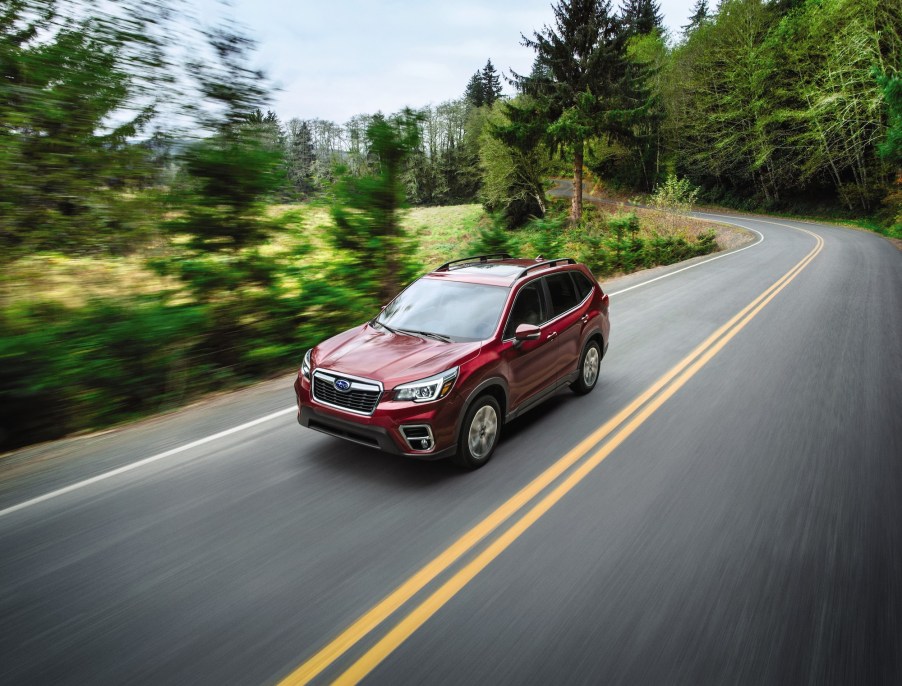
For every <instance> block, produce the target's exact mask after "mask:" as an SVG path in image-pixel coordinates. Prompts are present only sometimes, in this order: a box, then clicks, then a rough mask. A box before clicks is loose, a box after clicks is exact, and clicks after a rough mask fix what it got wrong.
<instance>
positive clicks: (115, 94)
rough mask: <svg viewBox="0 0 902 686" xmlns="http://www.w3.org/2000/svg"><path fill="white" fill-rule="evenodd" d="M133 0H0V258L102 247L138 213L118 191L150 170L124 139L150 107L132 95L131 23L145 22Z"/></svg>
mask: <svg viewBox="0 0 902 686" xmlns="http://www.w3.org/2000/svg"><path fill="white" fill-rule="evenodd" d="M132 9H133V8H132V7H131V6H130V4H124V5H123V13H124V14H125V15H126V17H125V18H122V17H111V16H91V10H90V8H87V7H84V6H81V7H77V8H73V7H71V6H69V5H67V4H66V3H58V2H55V1H54V0H14V1H11V2H3V3H0V254H2V256H3V257H2V258H0V259H3V258H7V257H13V256H14V253H13V251H14V250H17V251H23V252H24V251H30V250H40V249H47V248H50V249H54V250H66V251H74V252H80V251H83V250H86V249H87V250H92V249H102V248H105V247H108V246H110V245H112V244H114V242H115V241H116V240H117V238H118V236H117V235H116V234H118V233H121V232H123V231H125V230H127V229H129V228H130V227H131V226H133V221H140V219H138V220H135V218H134V217H132V216H131V214H130V212H129V202H130V201H129V200H128V198H127V197H126V194H125V193H123V192H122V191H123V190H124V189H126V188H128V187H129V186H131V185H132V184H137V183H141V181H142V177H144V175H146V174H148V173H151V167H150V165H149V164H148V155H147V151H148V149H147V147H146V146H141V145H136V144H134V143H133V142H132V141H133V139H134V138H135V137H136V136H137V135H139V134H140V133H141V132H142V130H143V129H144V127H145V126H146V125H147V123H148V121H149V119H150V117H151V116H152V113H153V112H152V107H150V106H149V105H150V103H151V101H150V100H147V102H145V103H144V105H143V106H142V105H140V104H138V103H137V102H136V100H138V99H139V98H140V96H141V94H140V93H138V92H137V85H136V84H137V82H138V81H139V80H140V78H141V77H140V76H139V75H136V73H135V72H136V70H137V68H138V67H136V65H135V56H134V50H135V49H136V47H135V46H136V44H137V43H139V42H140V41H141V40H143V39H142V38H141V37H140V36H139V35H136V34H135V33H134V32H135V31H138V32H139V33H140V32H142V31H149V29H148V28H147V27H146V25H145V24H143V23H141V21H140V20H139V19H138V18H137V17H135V16H134V15H132V14H131V10H132ZM140 67H141V68H143V67H144V65H140ZM145 71H151V70H150V68H149V67H148V68H147V69H145Z"/></svg>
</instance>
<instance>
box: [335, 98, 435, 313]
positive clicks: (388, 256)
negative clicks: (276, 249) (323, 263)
mask: <svg viewBox="0 0 902 686" xmlns="http://www.w3.org/2000/svg"><path fill="white" fill-rule="evenodd" d="M418 121H419V116H418V115H417V114H416V113H414V112H412V111H411V110H404V111H403V112H402V113H401V114H399V115H396V116H394V117H392V118H391V119H386V118H384V117H381V116H377V117H374V118H373V121H372V122H371V123H370V125H369V126H368V127H367V131H366V136H367V141H368V143H369V150H370V155H371V157H372V158H373V159H374V160H375V164H374V167H373V169H372V172H371V173H370V174H367V175H365V176H352V175H351V174H349V173H347V171H342V172H340V173H339V179H338V181H337V182H336V183H335V185H334V187H333V190H332V197H333V199H332V208H331V213H332V219H333V220H334V222H335V223H334V226H333V227H332V228H331V229H330V231H329V241H330V243H331V244H332V246H333V247H334V248H335V250H336V251H337V252H338V253H339V254H340V255H342V260H340V261H339V262H338V263H337V264H336V265H335V269H336V274H335V277H336V279H338V280H339V282H341V283H346V284H348V285H349V287H351V288H353V289H354V290H356V291H358V292H360V293H362V294H368V295H371V296H373V297H375V298H376V300H377V301H378V302H380V303H386V302H388V301H389V300H390V299H391V298H393V297H394V296H395V295H396V294H397V293H398V291H399V290H400V289H401V287H402V286H403V285H404V284H406V283H407V282H408V281H409V280H410V278H411V277H412V276H413V275H414V273H415V267H414V266H413V264H412V262H411V255H412V254H413V242H412V241H411V239H410V238H409V237H408V236H407V235H406V233H405V231H404V229H403V227H402V226H401V222H400V212H401V210H402V209H403V207H404V183H403V178H402V174H403V171H404V168H405V164H406V162H407V159H408V158H409V156H410V154H411V152H412V151H413V150H415V149H416V148H417V145H418V143H419V127H418Z"/></svg>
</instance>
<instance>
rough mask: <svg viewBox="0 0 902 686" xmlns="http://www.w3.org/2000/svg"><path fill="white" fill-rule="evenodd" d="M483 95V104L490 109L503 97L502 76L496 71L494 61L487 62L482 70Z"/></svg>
mask: <svg viewBox="0 0 902 686" xmlns="http://www.w3.org/2000/svg"><path fill="white" fill-rule="evenodd" d="M482 93H483V95H482V99H483V102H484V104H486V105H488V106H489V107H491V106H492V105H494V104H495V101H496V100H497V99H498V98H500V97H501V76H500V75H499V74H498V72H497V71H495V66H494V65H493V64H492V60H489V61H487V62H486V63H485V66H484V67H483V68H482Z"/></svg>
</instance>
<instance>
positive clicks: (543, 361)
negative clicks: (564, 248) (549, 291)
mask: <svg viewBox="0 0 902 686" xmlns="http://www.w3.org/2000/svg"><path fill="white" fill-rule="evenodd" d="M549 319H551V312H550V310H549V307H548V303H547V300H546V289H545V285H544V284H543V283H542V280H541V279H534V280H533V281H530V282H529V283H527V284H524V285H523V286H522V287H521V288H520V290H519V292H518V293H517V295H516V297H515V299H514V304H513V306H512V307H511V310H510V314H509V315H508V318H507V323H506V324H505V327H504V332H503V333H502V341H503V347H502V357H503V359H504V361H505V362H506V363H507V367H508V387H509V388H508V391H509V394H510V401H509V402H510V409H511V410H514V409H516V408H517V407H519V406H520V405H521V404H522V403H523V402H524V401H526V400H528V399H529V398H530V397H532V396H533V395H535V394H536V393H538V392H539V391H541V390H542V389H544V388H545V387H546V386H548V384H549V383H550V382H551V380H552V378H553V374H554V360H553V358H554V356H555V352H554V349H553V348H554V347H555V346H553V345H551V343H553V342H554V338H555V337H552V339H551V340H549V338H548V334H549V331H550V329H548V328H547V327H543V323H545V322H547V321H548V320H549ZM520 324H531V325H533V326H538V327H539V328H540V331H541V332H540V334H539V338H538V339H536V340H534V341H520V342H517V341H516V340H515V339H514V332H515V331H516V329H517V327H518V326H519V325H520Z"/></svg>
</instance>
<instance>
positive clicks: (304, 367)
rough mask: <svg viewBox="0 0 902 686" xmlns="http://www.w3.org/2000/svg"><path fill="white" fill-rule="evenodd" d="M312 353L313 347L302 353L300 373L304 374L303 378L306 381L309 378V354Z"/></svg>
mask: <svg viewBox="0 0 902 686" xmlns="http://www.w3.org/2000/svg"><path fill="white" fill-rule="evenodd" d="M312 353H313V348H310V350H308V351H307V353H306V354H305V355H304V361H303V362H301V374H303V375H304V378H305V379H307V380H308V381H309V380H310V356H311V354H312Z"/></svg>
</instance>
